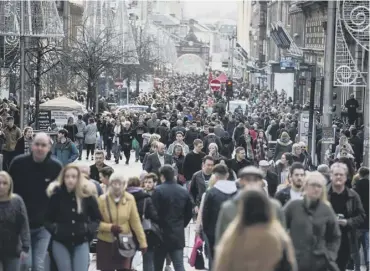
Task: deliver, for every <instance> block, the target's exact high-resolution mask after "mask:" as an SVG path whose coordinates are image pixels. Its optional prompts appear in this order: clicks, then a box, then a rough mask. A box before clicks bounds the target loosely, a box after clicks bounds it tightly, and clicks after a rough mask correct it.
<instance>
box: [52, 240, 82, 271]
mask: <svg viewBox="0 0 370 271" xmlns="http://www.w3.org/2000/svg"><path fill="white" fill-rule="evenodd" d="M52 242H53V243H52V251H53V257H54V259H55V263H56V265H57V267H58V271H87V270H88V269H89V243H88V242H85V243H82V244H81V245H78V246H75V247H72V248H67V247H66V246H64V245H63V244H61V243H59V242H57V241H52Z"/></svg>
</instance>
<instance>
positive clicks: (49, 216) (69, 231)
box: [45, 180, 101, 247]
mask: <svg viewBox="0 0 370 271" xmlns="http://www.w3.org/2000/svg"><path fill="white" fill-rule="evenodd" d="M83 190H84V193H86V195H87V196H86V197H85V198H82V199H81V208H82V210H81V213H78V209H77V208H78V207H77V199H76V194H75V193H70V192H68V191H67V189H66V187H65V186H64V185H62V186H61V185H60V184H59V182H58V181H55V182H52V183H51V184H50V185H49V187H48V189H47V194H48V196H49V197H50V201H49V204H48V208H47V212H46V215H45V220H46V221H45V227H46V229H47V230H48V231H49V232H50V234H51V235H52V239H53V240H55V241H58V242H60V243H62V244H64V245H65V246H66V247H75V246H77V245H80V244H82V243H84V242H89V241H91V240H92V238H93V236H94V234H95V232H96V230H97V229H98V226H99V223H100V220H101V215H100V212H99V208H98V203H97V201H96V198H95V196H94V194H96V193H97V192H96V187H95V185H94V183H92V182H89V181H87V180H86V182H85V183H84V188H83Z"/></svg>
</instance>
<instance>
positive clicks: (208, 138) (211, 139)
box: [203, 133, 222, 153]
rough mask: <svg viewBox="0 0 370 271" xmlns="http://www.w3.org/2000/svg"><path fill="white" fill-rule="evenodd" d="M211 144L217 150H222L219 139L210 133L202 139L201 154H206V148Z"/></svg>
mask: <svg viewBox="0 0 370 271" xmlns="http://www.w3.org/2000/svg"><path fill="white" fill-rule="evenodd" d="M211 143H216V144H217V147H218V149H219V150H221V149H222V143H221V139H220V138H219V137H218V136H216V135H215V134H213V133H211V134H208V135H207V136H205V137H204V140H203V145H204V146H203V152H204V153H208V146H209V144H211Z"/></svg>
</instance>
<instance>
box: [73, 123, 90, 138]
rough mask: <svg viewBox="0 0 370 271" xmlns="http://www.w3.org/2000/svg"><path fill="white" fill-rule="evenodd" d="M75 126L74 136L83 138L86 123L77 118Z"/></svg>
mask: <svg viewBox="0 0 370 271" xmlns="http://www.w3.org/2000/svg"><path fill="white" fill-rule="evenodd" d="M76 127H77V133H76V138H84V134H85V128H86V123H85V122H84V121H83V120H77V122H76ZM87 144H90V143H87Z"/></svg>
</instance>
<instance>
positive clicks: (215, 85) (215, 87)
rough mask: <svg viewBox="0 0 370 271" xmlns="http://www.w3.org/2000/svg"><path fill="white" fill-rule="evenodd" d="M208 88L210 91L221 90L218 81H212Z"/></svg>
mask: <svg viewBox="0 0 370 271" xmlns="http://www.w3.org/2000/svg"><path fill="white" fill-rule="evenodd" d="M209 86H210V87H211V89H212V91H220V89H221V82H220V80H217V79H213V80H212V81H211V82H210V83H209Z"/></svg>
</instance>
